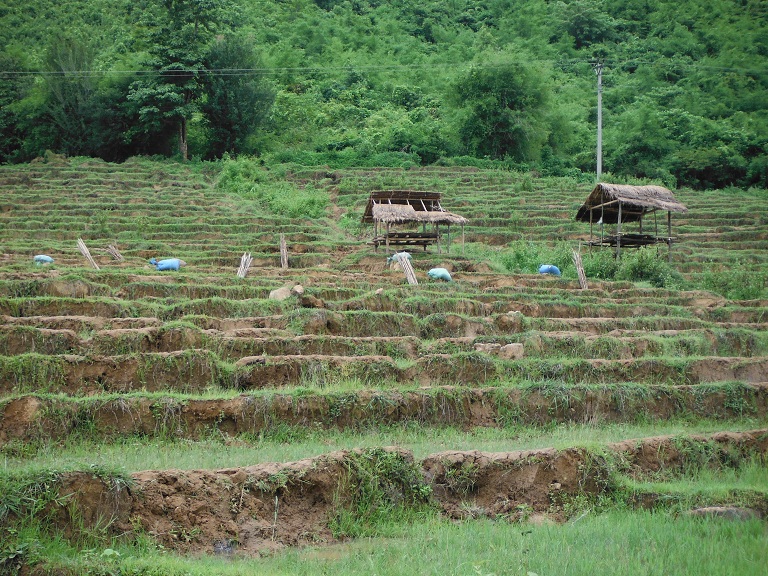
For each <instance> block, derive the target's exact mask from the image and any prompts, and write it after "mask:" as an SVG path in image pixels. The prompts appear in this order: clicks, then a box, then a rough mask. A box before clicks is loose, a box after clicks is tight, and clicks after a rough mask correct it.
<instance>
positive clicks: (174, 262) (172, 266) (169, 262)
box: [149, 258, 181, 272]
mask: <svg viewBox="0 0 768 576" xmlns="http://www.w3.org/2000/svg"><path fill="white" fill-rule="evenodd" d="M149 263H150V264H152V265H153V266H154V267H155V268H157V269H158V271H160V272H163V271H165V270H178V269H179V268H180V267H181V260H179V259H178V258H167V259H165V260H156V259H155V258H152V259H151V260H150V261H149Z"/></svg>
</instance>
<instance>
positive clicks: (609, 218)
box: [576, 182, 688, 255]
mask: <svg viewBox="0 0 768 576" xmlns="http://www.w3.org/2000/svg"><path fill="white" fill-rule="evenodd" d="M659 210H661V211H664V212H666V213H667V234H666V236H660V235H659V226H658V220H657V218H656V213H657V212H658V211H659ZM672 212H678V213H686V212H688V209H687V208H686V207H685V206H684V205H683V204H682V203H681V202H679V201H678V200H676V199H675V196H674V194H672V191H671V190H668V189H667V188H664V187H663V186H630V185H627V184H608V183H605V182H601V183H599V184H598V185H597V186H595V188H594V190H592V192H591V193H590V195H589V197H588V198H587V199H586V201H585V202H584V204H583V205H582V206H581V208H579V211H578V212H577V214H576V220H579V221H582V222H589V245H590V246H594V245H600V246H602V245H609V246H615V247H616V254H617V255H619V254H620V253H621V247H622V246H624V247H627V248H636V247H639V246H647V245H649V244H658V243H663V244H667V246H669V248H670V250H671V248H672V241H673V238H672ZM649 214H652V215H653V221H654V232H653V234H648V233H647V232H643V218H644V217H646V216H648V215H649ZM629 222H636V223H637V224H638V228H639V230H638V233H636V234H627V233H626V231H624V232H622V224H626V223H629ZM594 224H599V225H600V237H599V239H595V238H594V236H593V228H592V227H593V225H594ZM605 224H615V225H616V233H615V234H613V235H607V236H606V235H605V234H603V230H604V225H605ZM646 230H647V228H646Z"/></svg>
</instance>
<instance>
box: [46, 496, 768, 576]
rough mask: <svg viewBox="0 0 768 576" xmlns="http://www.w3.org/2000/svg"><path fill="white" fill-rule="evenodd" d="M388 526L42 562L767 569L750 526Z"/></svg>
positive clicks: (268, 568)
mask: <svg viewBox="0 0 768 576" xmlns="http://www.w3.org/2000/svg"><path fill="white" fill-rule="evenodd" d="M382 528H383V530H382V532H384V534H383V535H381V536H379V537H376V538H365V539H359V540H355V541H352V542H348V543H344V544H338V545H334V546H330V547H323V548H307V549H303V550H289V551H284V552H278V553H274V554H268V555H266V556H265V557H262V558H251V559H241V558H237V557H236V556H233V557H229V556H226V557H214V556H204V557H194V558H192V557H182V556H177V555H174V554H170V553H167V552H166V551H165V550H162V549H152V548H151V547H149V546H146V545H145V546H143V547H134V548H131V547H117V546H116V547H114V548H113V547H109V546H104V547H102V548H96V549H91V550H87V551H85V552H83V551H76V550H72V549H71V548H68V547H66V546H65V545H63V544H62V543H61V542H58V543H54V544H52V545H50V546H49V548H47V549H45V550H44V551H43V550H40V551H38V554H41V553H43V552H44V554H45V558H46V563H48V564H49V566H51V569H52V570H53V569H54V567H59V568H63V569H66V570H68V571H64V572H56V573H57V574H62V573H63V574H84V575H88V574H91V575H104V576H106V575H107V574H118V573H119V574H125V575H132V576H161V575H162V576H182V575H183V576H204V575H209V574H218V575H221V576H246V575H251V574H264V575H273V576H279V575H286V576H287V575H301V576H315V575H318V576H319V575H324V574H336V575H338V576H345V575H352V574H376V575H379V576H401V575H402V576H405V575H408V576H410V575H412V574H420V575H425V576H428V575H434V576H445V575H453V576H465V575H466V576H501V575H520V576H534V575H536V576H549V575H568V576H582V575H583V576H603V575H604V576H656V575H658V576H661V575H664V576H678V575H679V576H689V575H693V574H697V575H698V574H706V575H707V576H721V575H722V576H757V575H758V574H764V573H765V567H766V566H768V545H766V543H767V541H768V530H767V529H766V525H765V523H763V522H760V521H754V520H753V521H747V522H727V521H721V520H702V519H695V518H686V517H675V516H673V515H670V514H667V513H663V512H642V511H640V512H631V511H625V510H617V511H613V512H610V513H606V514H600V515H596V514H590V515H587V516H585V517H582V518H580V519H578V521H577V522H570V523H566V524H564V525H551V524H544V525H533V524H528V523H524V524H517V523H508V522H505V521H491V520H480V521H478V520H473V521H469V522H463V523H455V522H449V521H446V520H441V519H439V518H436V517H430V518H426V519H423V520H421V521H414V522H412V523H409V524H405V525H402V524H400V525H389V526H383V527H382ZM118 554H119V556H118ZM51 573H52V572H51Z"/></svg>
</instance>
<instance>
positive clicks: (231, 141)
mask: <svg viewBox="0 0 768 576" xmlns="http://www.w3.org/2000/svg"><path fill="white" fill-rule="evenodd" d="M207 66H208V69H209V73H208V74H207V75H206V77H205V78H204V88H205V92H206V98H205V100H204V102H203V104H202V106H201V110H202V112H203V114H204V116H205V122H206V125H207V126H208V130H209V140H210V142H209V145H210V153H211V155H212V156H214V157H217V158H220V157H221V156H222V155H223V154H224V152H234V153H238V152H244V151H247V150H246V139H247V137H248V136H249V135H250V134H252V133H253V131H254V129H255V128H256V127H258V126H259V125H260V124H261V123H262V122H263V121H264V119H265V117H266V116H267V113H268V112H269V109H270V107H271V106H272V103H273V102H274V99H275V93H274V90H273V89H272V88H271V87H270V86H269V85H268V84H267V83H266V81H265V80H264V79H263V77H262V76H260V75H259V70H258V69H259V68H260V67H261V62H260V59H259V58H258V57H257V56H256V55H255V54H254V52H253V48H252V45H251V44H250V43H249V42H247V41H246V40H245V39H243V38H240V37H227V38H221V39H218V40H217V41H216V42H215V43H214V45H213V47H212V48H211V51H210V53H209V55H208V58H207Z"/></svg>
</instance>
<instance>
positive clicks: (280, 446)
mask: <svg viewBox="0 0 768 576" xmlns="http://www.w3.org/2000/svg"><path fill="white" fill-rule="evenodd" d="M591 188H592V186H591V185H590V184H588V183H585V182H582V181H580V180H578V179H573V178H565V177H559V178H555V177H544V176H541V175H539V174H536V173H521V172H515V171H509V170H497V169H493V170H488V169H479V168H473V167H418V166H412V167H409V168H382V167H379V168H369V169H363V168H346V169H330V168H328V167H324V166H318V167H302V166H299V165H271V166H263V165H261V164H260V163H259V162H257V161H254V160H250V159H240V160H232V159H230V160H226V161H224V162H221V163H215V164H214V163H186V164H181V163H173V162H168V161H164V162H159V161H155V160H150V159H145V158H132V159H130V160H128V161H126V162H124V163H121V164H112V163H107V162H104V161H101V160H95V159H90V158H71V159H67V158H64V157H61V156H56V155H53V154H49V155H47V156H46V157H44V158H40V159H39V160H38V161H36V162H34V163H31V164H26V165H18V166H12V167H11V166H3V167H0V198H2V201H0V323H2V331H0V452H2V454H3V458H4V466H3V469H2V471H0V489H1V490H0V491H1V492H2V493H3V495H4V496H3V502H2V505H0V531H2V532H0V533H1V534H2V536H3V539H4V541H3V546H2V547H0V550H1V551H2V554H0V567H2V569H3V570H6V572H9V573H11V574H13V573H16V572H14V571H15V570H21V572H19V573H28V572H25V571H27V570H31V569H32V567H34V570H36V571H35V572H32V573H40V574H47V573H56V574H85V573H88V574H104V573H107V572H106V571H107V570H112V571H113V572H114V573H120V574H147V575H149V574H161V573H162V574H185V573H193V574H206V573H232V574H235V573H246V572H247V571H248V570H252V571H257V572H274V573H297V572H298V571H303V572H302V573H307V574H315V573H318V574H319V573H324V572H323V571H326V570H329V569H331V570H334V571H339V572H341V573H350V574H351V573H359V571H360V570H363V569H364V567H363V566H362V565H361V564H358V562H363V561H364V559H366V558H367V559H368V560H365V561H367V562H368V561H369V562H371V563H372V564H373V563H375V566H376V567H375V568H374V570H375V571H377V572H380V573H388V574H406V573H412V572H409V571H408V570H409V569H410V568H412V564H409V563H408V562H406V563H405V564H400V563H397V562H395V563H393V562H392V561H391V557H390V554H398V555H400V556H401V557H403V558H411V559H412V561H416V558H419V557H420V558H422V559H423V560H422V561H423V562H424V567H425V568H424V573H440V572H443V573H445V572H448V573H458V572H456V571H455V569H453V568H451V567H448V566H446V565H444V564H443V562H456V563H464V564H467V563H468V564H467V565H471V564H472V563H473V562H474V563H478V562H483V564H482V566H483V569H484V570H486V571H487V572H489V573H491V572H496V573H501V571H502V570H503V569H504V566H513V567H514V569H515V570H517V571H515V572H513V573H518V572H519V571H520V570H523V572H522V573H525V571H526V570H527V571H529V572H535V573H539V574H544V573H555V572H556V571H558V570H560V571H562V569H563V567H564V564H563V563H562V562H563V557H562V556H559V555H558V554H554V553H553V549H552V548H550V547H549V546H554V544H553V542H554V541H555V540H557V541H558V542H560V539H563V542H567V543H563V544H562V545H563V546H567V547H569V548H570V549H571V550H572V551H573V552H572V553H573V556H569V558H571V559H572V561H573V562H574V563H580V564H579V566H580V569H577V570H576V571H575V572H574V573H579V574H581V573H588V572H590V571H591V573H598V574H603V573H604V574H608V573H610V574H617V573H619V574H623V573H626V574H637V573H638V572H637V571H636V570H635V569H634V568H636V566H637V564H636V563H637V562H641V563H648V566H649V569H648V571H647V572H641V573H654V572H653V571H654V570H658V569H659V566H660V565H662V563H666V565H668V566H676V567H679V566H683V565H684V564H686V563H689V562H690V563H692V564H694V565H695V566H696V567H697V568H696V569H697V570H700V571H702V572H707V573H711V574H737V573H743V574H749V573H750V566H755V565H758V566H759V565H764V562H765V561H768V558H766V556H765V547H764V546H762V545H761V542H763V543H764V537H765V518H766V515H767V514H768V493H766V485H768V483H766V478H767V476H766V466H765V458H766V455H767V454H768V419H767V418H768V417H767V414H768V294H767V293H766V284H765V279H766V271H767V270H768V258H766V253H768V252H766V251H765V250H764V248H765V244H766V243H767V242H768V238H767V237H766V232H765V223H766V221H768V212H767V209H766V206H768V203H766V202H765V199H766V198H765V194H764V192H761V191H755V190H752V191H749V192H738V193H737V192H736V191H734V190H725V191H711V192H707V193H702V192H695V191H692V190H688V189H681V190H679V191H676V196H677V198H678V199H679V200H680V201H682V202H683V203H685V204H686V205H687V206H688V209H689V210H688V212H687V213H686V214H684V215H675V216H674V219H673V231H674V236H675V242H674V243H673V245H672V249H671V252H670V254H669V261H668V254H667V248H666V246H665V247H663V248H661V249H659V251H658V252H657V250H656V248H653V249H644V250H641V251H637V250H635V251H632V250H625V251H624V252H625V253H624V255H623V256H622V260H621V262H620V263H619V264H616V263H615V261H614V259H613V256H612V253H611V252H610V251H609V250H607V249H604V250H599V249H597V248H593V249H592V252H590V250H589V249H588V248H587V247H586V246H582V248H581V251H582V257H583V259H584V264H585V269H586V270H587V276H588V281H589V287H588V289H582V288H581V287H580V285H579V282H578V280H577V276H576V272H575V270H574V267H573V264H572V262H571V260H570V258H571V250H572V249H573V248H578V247H579V242H580V241H581V242H584V240H586V239H587V238H588V237H589V225H588V224H583V223H578V222H576V221H575V220H574V217H575V214H576V210H577V209H578V207H579V206H580V205H581V203H582V202H583V201H584V199H585V198H586V196H587V195H588V193H589V192H590V190H591ZM386 189H406V190H426V191H435V192H441V193H442V194H443V199H442V202H443V206H444V207H446V209H448V210H451V211H453V212H456V213H459V214H462V215H463V216H465V217H466V218H468V219H469V224H468V225H467V226H466V227H465V230H464V242H463V243H462V235H461V234H460V233H455V232H452V234H451V244H450V250H449V251H448V252H446V251H445V250H441V252H440V253H438V252H437V250H436V247H435V246H432V247H430V248H429V249H428V250H421V249H418V250H412V251H411V254H412V262H413V267H414V269H415V272H416V276H417V278H418V284H417V285H409V284H408V283H407V282H406V279H405V276H404V274H403V272H402V271H401V270H394V269H391V268H390V267H389V266H388V264H387V254H386V251H385V250H384V249H383V248H380V249H379V250H378V251H375V250H374V248H373V246H371V245H370V244H368V242H367V241H368V240H369V239H370V238H371V237H372V235H373V230H372V227H368V226H363V225H361V224H360V218H361V216H362V214H363V210H364V208H365V204H366V201H367V199H368V196H369V194H370V192H371V190H386ZM281 235H284V237H285V240H286V245H287V252H288V268H282V267H281V265H280V236H281ZM78 238H82V239H83V240H84V241H85V243H86V245H87V246H88V248H89V249H90V252H91V254H92V256H93V257H94V260H95V262H96V263H97V264H98V265H99V267H100V269H98V270H96V269H95V268H92V267H91V266H90V265H89V264H88V262H87V261H86V260H85V258H84V257H83V256H82V255H81V253H80V252H79V251H78V248H77V243H76V241H77V239H78ZM446 240H447V238H446ZM109 246H113V247H115V248H117V249H118V250H119V253H120V254H121V255H122V257H123V258H124V260H123V261H118V260H116V259H115V258H114V257H113V256H112V255H111V254H110V253H109V252H108V251H107V248H108V247H109ZM445 247H446V246H444V247H443V248H445ZM243 253H250V254H251V256H252V257H253V263H252V267H251V268H250V270H249V272H248V274H247V275H246V276H245V277H244V278H238V277H237V275H236V272H237V269H238V265H239V264H240V258H241V255H242V254H243ZM40 254H46V255H49V256H51V257H52V258H53V260H54V261H53V263H52V264H48V265H38V264H35V263H34V262H33V257H34V256H35V255H40ZM153 257H154V258H158V259H161V258H180V259H182V260H184V261H185V262H186V265H185V266H183V267H181V269H180V270H178V271H170V272H158V271H157V270H156V269H155V268H154V267H153V266H151V265H150V264H149V263H148V260H149V259H150V258H153ZM542 263H556V264H558V265H559V266H560V267H561V268H562V271H563V276H562V277H560V278H557V277H554V276H546V275H539V274H537V273H536V271H537V269H538V266H539V265H540V264H542ZM612 263H613V264H612ZM434 267H444V268H446V269H448V270H449V271H450V272H451V274H452V276H453V281H452V282H442V281H436V280H432V279H431V278H430V277H429V276H428V275H427V271H428V270H430V269H431V268H434ZM601 276H602V277H601ZM609 276H610V278H611V279H607V277H609ZM297 286H300V287H301V288H297ZM283 287H285V288H293V292H292V294H291V295H290V296H289V297H288V298H286V299H284V300H278V299H275V298H273V297H271V294H272V292H273V291H275V290H277V289H280V288H283ZM723 515H725V516H732V517H733V516H736V517H739V518H742V520H741V521H739V522H734V523H731V524H727V523H725V522H723V521H722V520H719V519H718V517H719V516H723ZM489 522H490V524H488V523H489ZM575 522H580V526H582V527H583V530H584V532H583V534H588V533H591V532H590V531H592V530H595V531H601V530H602V532H600V533H601V534H602V535H601V536H599V537H600V538H605V539H606V544H605V546H604V547H601V549H600V551H599V552H596V551H595V550H594V548H593V547H592V546H590V545H588V542H586V541H582V539H581V536H579V534H580V533H575V532H574V531H573V530H572V529H570V528H572V526H573V525H574V523H575ZM675 523H677V524H675ZM630 525H631V527H630ZM641 525H642V526H643V527H644V528H638V526H641ZM489 526H490V528H489ZM681 526H682V527H683V528H680V527H681ZM635 529H638V530H646V531H647V533H646V536H645V539H644V540H643V542H646V541H649V540H648V539H649V538H650V541H652V542H657V540H655V539H656V538H659V540H658V546H659V547H660V548H659V550H658V551H657V555H656V556H655V557H654V558H646V557H645V556H644V553H643V552H642V551H641V550H638V549H636V548H635V547H634V546H630V545H625V546H619V545H617V547H618V548H617V549H614V548H613V544H610V543H609V541H610V540H611V538H612V537H613V535H618V534H622V536H621V538H625V537H626V538H627V539H628V540H630V541H631V540H633V538H634V537H633V536H631V535H630V532H627V533H626V535H625V532H623V531H624V530H627V531H631V530H635ZM422 530H423V533H422V532H421V531H422ZM454 530H455V531H457V532H456V534H455V535H454V536H450V535H449V534H453V531H454ZM484 531H487V532H484ZM521 531H522V532H523V534H524V536H523V540H520V538H521ZM667 531H668V532H667ZM700 531H707V532H708V533H709V535H710V536H709V541H708V542H709V544H708V546H707V549H706V550H701V548H698V547H697V546H698V544H696V543H697V542H699V541H698V540H697V538H698V536H697V535H698V534H699V533H700ZM672 533H677V534H678V536H676V537H681V538H689V539H690V540H686V541H684V542H681V543H679V544H678V546H677V547H672V548H671V549H670V550H672V551H669V550H666V548H665V546H666V545H665V544H664V541H667V542H671V541H672V538H673V536H671V534H672ZM479 534H482V535H483V536H478V535H479ZM493 534H496V536H494V535H493ZM526 534H527V536H526ZM662 534H664V535H663V536H662ZM500 535H504V539H505V540H504V541H506V542H507V545H506V546H505V545H501V544H500V543H497V544H494V546H498V548H497V549H496V550H497V551H496V553H495V555H494V558H493V559H488V558H487V550H480V549H474V548H464V547H462V546H458V545H457V544H449V543H448V542H449V541H450V542H453V540H451V538H456V539H457V541H459V540H460V541H467V542H474V541H476V540H478V539H479V541H484V542H487V541H495V540H494V539H495V538H497V537H501V536H500ZM683 535H685V536H683ZM571 538H576V540H570V539H571ZM617 538H618V536H617ZM526 539H527V542H529V544H525V542H524V541H525V540H526ZM663 539H669V540H663ZM510 543H511V544H510ZM366 546H371V548H370V550H369V549H368V548H366ZM414 546H418V547H419V548H418V549H416V548H414ZM324 550H326V551H324ZM524 550H525V552H524ZM528 550H530V553H528V552H527V551H528ZM683 550H689V551H690V552H689V553H687V554H686V553H685V552H683ZM603 553H604V554H605V558H603V556H602V554H603ZM177 554H181V556H177ZM446 554H448V557H447V558H450V560H445V558H446V556H445V555H446ZM581 555H583V558H582V556H581ZM636 555H639V556H636ZM577 558H579V560H577ZM639 558H643V560H640V559H639ZM306 560H312V562H317V563H316V564H313V563H312V562H309V563H306V562H305V561H306ZM409 562H410V560H409ZM478 565H479V564H478ZM22 566H24V568H21V567H22ZM313 566H314V567H313ZM238 570H242V571H238ZM228 571H230V572H228ZM465 572H469V573H471V569H470V570H469V571H465Z"/></svg>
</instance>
